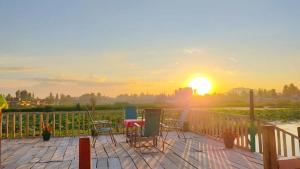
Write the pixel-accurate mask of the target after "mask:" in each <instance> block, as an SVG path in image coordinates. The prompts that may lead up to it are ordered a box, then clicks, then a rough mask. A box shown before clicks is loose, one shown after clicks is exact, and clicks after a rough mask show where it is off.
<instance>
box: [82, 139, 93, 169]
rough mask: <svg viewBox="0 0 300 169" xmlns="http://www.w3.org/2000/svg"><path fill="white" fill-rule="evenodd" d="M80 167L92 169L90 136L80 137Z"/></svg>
mask: <svg viewBox="0 0 300 169" xmlns="http://www.w3.org/2000/svg"><path fill="white" fill-rule="evenodd" d="M79 169H91V143H90V138H88V137H87V138H80V139H79Z"/></svg>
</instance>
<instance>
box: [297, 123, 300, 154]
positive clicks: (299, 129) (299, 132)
mask: <svg viewBox="0 0 300 169" xmlns="http://www.w3.org/2000/svg"><path fill="white" fill-rule="evenodd" d="M297 131H298V137H300V127H297ZM299 149H300V140H299Z"/></svg>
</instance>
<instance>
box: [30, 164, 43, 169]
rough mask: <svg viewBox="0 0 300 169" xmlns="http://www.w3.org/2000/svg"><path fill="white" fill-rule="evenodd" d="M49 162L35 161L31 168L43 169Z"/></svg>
mask: <svg viewBox="0 0 300 169" xmlns="http://www.w3.org/2000/svg"><path fill="white" fill-rule="evenodd" d="M46 165H47V163H35V165H34V166H33V167H32V168H31V169H41V168H45V167H46Z"/></svg>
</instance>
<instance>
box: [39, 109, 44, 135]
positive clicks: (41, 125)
mask: <svg viewBox="0 0 300 169" xmlns="http://www.w3.org/2000/svg"><path fill="white" fill-rule="evenodd" d="M43 125H44V119H43V113H40V136H42V133H43Z"/></svg>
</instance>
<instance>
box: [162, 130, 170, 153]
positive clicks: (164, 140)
mask: <svg viewBox="0 0 300 169" xmlns="http://www.w3.org/2000/svg"><path fill="white" fill-rule="evenodd" d="M166 132H167V133H166V135H165V138H164V139H163V151H164V150H165V142H166V139H167V136H168V134H169V130H167V131H166Z"/></svg>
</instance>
